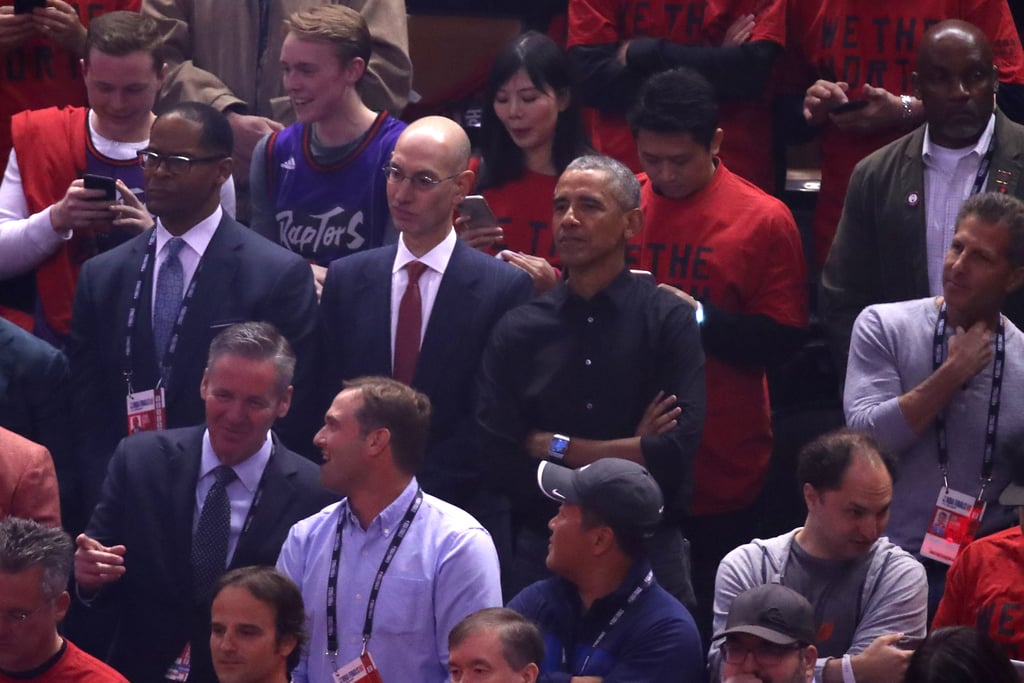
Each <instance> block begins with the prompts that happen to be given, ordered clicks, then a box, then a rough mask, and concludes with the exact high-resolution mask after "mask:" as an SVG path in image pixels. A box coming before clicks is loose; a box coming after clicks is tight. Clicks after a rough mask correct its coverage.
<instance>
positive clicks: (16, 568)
mask: <svg viewBox="0 0 1024 683" xmlns="http://www.w3.org/2000/svg"><path fill="white" fill-rule="evenodd" d="M73 557H74V552H73V545H72V543H71V537H70V536H68V535H67V534H66V533H65V532H64V531H62V530H61V529H54V528H51V527H48V526H43V525H42V524H39V523H38V522H33V521H31V520H27V519H21V518H18V517H8V518H6V519H4V520H3V521H0V623H3V625H4V626H3V631H2V632H0V681H4V682H7V681H14V680H19V681H72V680H73V681H80V682H81V683H127V681H126V680H125V678H124V677H123V676H121V675H120V674H119V673H117V672H116V671H114V670H113V669H111V668H110V667H109V666H107V665H106V664H104V663H103V662H101V661H99V660H97V659H94V658H93V657H91V656H89V655H88V654H86V653H85V652H83V651H82V650H80V649H78V648H77V647H76V646H75V645H74V644H73V643H72V642H71V641H69V640H67V639H65V638H62V637H61V635H60V634H59V633H58V632H57V624H59V623H60V622H61V621H62V620H63V619H64V615H65V614H67V611H68V605H70V603H71V596H69V595H68V592H67V590H65V587H66V586H67V584H68V577H69V576H70V574H71V562H72V558H73Z"/></svg>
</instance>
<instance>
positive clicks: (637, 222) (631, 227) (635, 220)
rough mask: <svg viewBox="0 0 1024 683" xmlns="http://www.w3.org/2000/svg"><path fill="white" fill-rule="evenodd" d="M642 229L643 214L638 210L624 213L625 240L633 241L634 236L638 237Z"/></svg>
mask: <svg viewBox="0 0 1024 683" xmlns="http://www.w3.org/2000/svg"><path fill="white" fill-rule="evenodd" d="M643 229H644V212H643V211H641V210H640V209H639V208H637V209H630V210H629V212H628V213H626V239H627V240H630V239H633V237H634V236H635V235H639V234H640V231H641V230H643Z"/></svg>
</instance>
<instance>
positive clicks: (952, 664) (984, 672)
mask: <svg viewBox="0 0 1024 683" xmlns="http://www.w3.org/2000/svg"><path fill="white" fill-rule="evenodd" d="M903 680H904V683H976V682H978V681H984V682H985V683H1018V678H1017V672H1016V671H1014V669H1013V664H1011V663H1010V659H1009V657H1007V655H1006V653H1005V652H1003V650H1002V649H1001V648H1000V647H999V645H997V644H996V643H995V642H993V641H992V639H991V638H989V637H988V635H986V634H985V633H984V632H982V631H979V630H978V629H976V628H973V627H970V626H949V627H947V628H940V629H937V630H935V631H932V633H931V635H929V636H928V638H927V639H926V640H925V641H924V643H922V644H921V646H920V647H919V648H917V651H916V652H914V655H913V656H912V657H911V658H910V663H909V664H908V665H907V673H906V675H905V677H904V679H903Z"/></svg>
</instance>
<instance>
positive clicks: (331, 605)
mask: <svg viewBox="0 0 1024 683" xmlns="http://www.w3.org/2000/svg"><path fill="white" fill-rule="evenodd" d="M422 503H423V489H421V488H419V487H417V488H416V496H415V497H414V498H413V499H412V502H411V503H409V509H407V510H406V511H405V517H403V518H402V522H401V524H399V525H398V529H397V531H395V535H394V538H392V539H391V545H390V546H388V550H387V552H386V553H384V558H383V559H382V560H381V561H380V568H379V569H377V578H375V579H374V580H373V587H372V588H371V589H370V599H369V600H368V601H367V602H366V620H365V621H364V622H363V653H365V652H366V646H367V644H368V643H369V642H370V635H371V634H372V633H373V613H374V611H375V610H376V608H377V596H378V595H379V594H380V584H381V581H383V580H384V574H385V573H386V572H387V570H388V567H390V566H391V561H392V560H393V559H395V553H396V552H398V546H399V545H401V544H402V539H404V538H405V534H406V533H408V531H409V527H410V526H411V525H412V520H413V518H414V517H416V513H417V512H419V509H420V505H421V504H422ZM344 528H345V514H344V512H343V511H342V510H340V509H339V510H338V530H337V532H336V533H335V535H334V550H333V551H332V552H331V570H330V572H329V573H328V574H327V656H328V657H332V658H333V657H337V655H338V623H337V614H336V610H337V604H338V596H337V593H338V574H339V567H340V565H341V533H342V531H343V530H344Z"/></svg>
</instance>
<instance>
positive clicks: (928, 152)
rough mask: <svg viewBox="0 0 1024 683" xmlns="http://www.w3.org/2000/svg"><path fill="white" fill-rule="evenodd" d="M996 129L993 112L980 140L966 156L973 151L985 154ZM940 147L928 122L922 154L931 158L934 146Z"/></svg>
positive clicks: (981, 155)
mask: <svg viewBox="0 0 1024 683" xmlns="http://www.w3.org/2000/svg"><path fill="white" fill-rule="evenodd" d="M995 131H996V115H995V114H992V115H991V116H990V117H989V119H988V124H987V125H986V126H985V130H983V131H982V132H981V137H979V138H978V142H976V143H975V144H974V147H972V148H971V149H970V151H968V152H967V153H966V154H965V155H964V156H967V154H970V153H971V152H975V153H977V155H978V156H979V157H983V156H985V153H986V152H988V148H989V145H991V144H992V136H993V135H994V134H995ZM935 147H938V145H936V144H935V143H934V142H932V134H931V126H929V125H928V124H927V123H926V124H925V125H924V145H923V146H922V148H921V156H923V157H924V158H925V159H931V157H932V156H933V155H934V153H935V152H934V148H935Z"/></svg>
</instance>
